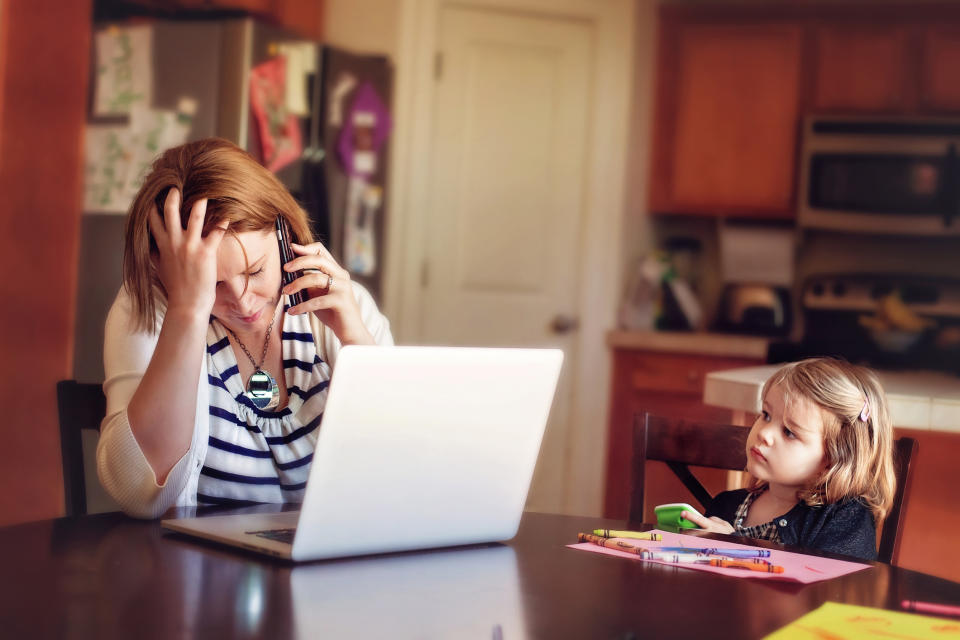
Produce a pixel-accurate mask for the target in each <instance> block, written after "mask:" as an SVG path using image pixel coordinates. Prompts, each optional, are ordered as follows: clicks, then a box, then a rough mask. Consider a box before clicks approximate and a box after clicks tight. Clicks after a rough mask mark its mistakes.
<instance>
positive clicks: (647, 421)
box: [628, 413, 918, 563]
mask: <svg viewBox="0 0 960 640" xmlns="http://www.w3.org/2000/svg"><path fill="white" fill-rule="evenodd" d="M749 433H750V429H749V428H747V427H743V426H739V425H731V424H718V423H712V422H699V421H694V420H684V419H682V418H666V417H663V416H655V415H652V414H650V413H638V414H636V415H635V416H634V426H633V464H632V479H633V486H632V487H631V490H630V510H629V516H628V517H629V521H630V522H631V523H634V524H639V523H641V522H643V501H644V474H645V470H646V462H647V460H657V461H660V462H664V463H666V465H667V467H669V468H670V470H671V471H673V473H674V474H675V475H676V476H677V477H678V478H679V479H680V481H681V482H682V483H683V485H684V486H685V487H686V488H687V489H688V490H689V491H690V493H691V494H693V497H694V498H695V499H696V500H697V501H698V502H699V503H700V505H701V506H702V507H703V508H704V509H706V507H707V505H708V504H709V503H710V501H711V500H712V499H713V496H712V495H711V494H710V492H709V491H708V490H707V489H706V487H704V486H703V484H702V483H701V482H700V480H698V479H697V477H696V476H695V475H694V474H693V472H692V471H691V470H690V466H691V465H693V466H697V467H710V468H715V469H728V470H731V471H743V470H744V469H745V468H746V466H747V455H746V444H747V435H748V434H749ZM917 448H918V445H917V441H916V440H915V439H913V438H907V437H902V438H897V439H896V440H895V441H894V471H895V474H896V478H897V489H896V492H895V494H894V501H893V506H892V507H891V509H890V513H889V514H888V515H887V517H886V519H885V520H884V522H883V526H882V528H881V529H880V540H879V544H878V545H877V559H878V560H880V561H881V562H886V563H893V561H894V559H895V558H896V557H897V555H898V553H899V546H900V533H901V532H902V530H903V523H904V516H905V514H906V504H907V499H908V497H909V494H910V482H911V471H912V462H913V458H914V456H915V455H916V452H917ZM694 506H695V505H694Z"/></svg>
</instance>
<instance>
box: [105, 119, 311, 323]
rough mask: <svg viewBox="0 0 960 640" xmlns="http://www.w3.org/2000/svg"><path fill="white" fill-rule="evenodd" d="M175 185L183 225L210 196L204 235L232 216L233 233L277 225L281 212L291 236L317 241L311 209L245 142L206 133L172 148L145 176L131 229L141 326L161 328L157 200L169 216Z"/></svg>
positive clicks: (132, 286) (130, 257)
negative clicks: (153, 222)
mask: <svg viewBox="0 0 960 640" xmlns="http://www.w3.org/2000/svg"><path fill="white" fill-rule="evenodd" d="M172 188H176V189H178V190H179V191H180V194H181V205H180V224H181V227H183V228H186V226H187V220H188V219H189V217H190V210H191V209H192V207H193V204H194V203H195V202H197V201H198V200H201V199H203V198H207V213H206V217H205V219H204V223H203V235H206V234H207V232H209V231H210V229H211V228H213V227H215V226H217V225H219V224H220V223H221V222H223V221H224V220H227V221H229V222H230V227H229V231H228V232H229V233H231V234H237V233H243V232H245V231H266V230H272V229H273V228H274V225H275V223H276V220H277V217H278V216H280V217H283V218H285V219H286V221H287V224H288V225H289V228H290V232H291V236H292V237H291V238H290V239H291V241H293V242H297V243H299V244H309V243H311V242H313V234H312V233H311V231H310V224H309V222H308V219H307V214H306V212H305V211H304V210H303V209H302V208H301V207H300V205H298V204H297V202H296V200H294V199H293V196H291V195H290V192H289V191H287V188H286V187H285V186H283V184H282V183H281V182H280V181H279V180H278V179H277V177H276V176H275V175H273V174H272V173H270V172H269V171H268V170H267V169H266V168H264V167H263V166H262V165H261V164H259V163H258V162H257V161H256V160H255V159H254V158H253V157H252V156H251V155H250V154H248V153H247V152H246V151H244V150H243V149H241V148H240V147H238V146H236V145H235V144H233V143H232V142H230V141H228V140H223V139H222V138H206V139H203V140H198V141H196V142H189V143H187V144H184V145H181V146H179V147H173V148H171V149H167V150H166V151H164V152H163V153H162V154H161V155H160V157H159V158H157V159H156V160H155V161H154V163H153V167H152V169H151V171H150V173H149V174H147V176H146V177H145V178H144V180H143V186H142V187H140V191H139V192H138V193H137V196H136V198H135V199H134V201H133V204H132V205H131V206H130V211H129V213H128V214H127V223H126V229H125V231H124V233H125V236H126V243H125V248H124V254H123V284H124V287H125V288H126V290H127V292H128V293H129V295H130V297H131V299H132V301H133V313H134V317H135V318H136V322H137V326H138V327H139V328H143V329H147V330H150V331H154V332H155V331H156V330H157V326H156V310H157V304H158V302H160V303H165V302H166V291H165V290H164V288H163V284H162V283H161V282H160V276H159V271H158V269H157V260H156V258H157V255H158V254H157V244H156V242H155V241H154V239H153V235H152V234H151V233H150V223H149V218H150V211H151V210H152V209H153V208H154V207H156V209H157V210H158V212H159V213H160V218H161V219H163V217H164V210H163V204H164V202H165V201H166V198H167V194H168V193H169V192H170V189H172ZM241 247H242V245H241ZM244 255H246V253H244Z"/></svg>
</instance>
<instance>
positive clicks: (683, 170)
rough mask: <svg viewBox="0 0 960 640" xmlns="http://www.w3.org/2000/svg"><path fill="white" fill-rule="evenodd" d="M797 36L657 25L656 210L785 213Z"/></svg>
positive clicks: (790, 183)
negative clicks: (658, 45)
mask: <svg viewBox="0 0 960 640" xmlns="http://www.w3.org/2000/svg"><path fill="white" fill-rule="evenodd" d="M801 36H802V28H801V27H800V26H799V25H793V24H780V23H777V24H770V23H765V24H754V25H731V24H724V25H715V24H683V23H674V22H671V21H669V20H665V21H664V22H663V23H662V28H661V38H662V46H661V51H660V56H661V57H660V60H659V62H658V69H659V86H658V107H657V120H656V125H655V126H656V131H655V134H654V135H655V142H654V145H655V150H654V170H653V171H654V175H653V184H652V194H653V195H652V199H653V202H652V209H653V211H654V212H657V213H668V212H677V213H711V214H735V215H756V216H763V217H792V215H793V207H792V201H793V190H794V173H795V171H794V158H795V156H796V144H797V131H798V124H797V123H798V109H799V92H800V64H801V50H802V37H801Z"/></svg>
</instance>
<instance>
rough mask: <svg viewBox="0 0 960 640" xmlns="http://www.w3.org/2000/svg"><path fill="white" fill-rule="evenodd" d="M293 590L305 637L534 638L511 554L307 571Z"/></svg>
mask: <svg viewBox="0 0 960 640" xmlns="http://www.w3.org/2000/svg"><path fill="white" fill-rule="evenodd" d="M290 582H291V589H292V601H293V616H294V621H295V628H296V631H297V635H298V636H299V637H329V638H357V637H364V638H367V637H369V638H375V637H390V638H400V637H418V638H422V637H437V638H446V637H470V638H501V637H503V638H522V637H525V636H526V633H525V630H524V620H523V607H522V603H521V600H520V590H519V585H518V581H517V561H516V555H515V553H514V550H513V549H512V548H510V547H507V546H502V545H494V546H489V547H481V548H461V549H451V550H446V551H433V552H423V553H406V554H401V555H395V556H380V557H375V558H366V559H355V560H351V561H337V562H323V563H316V564H311V565H303V566H297V567H296V568H294V569H293V570H292V571H291V579H290Z"/></svg>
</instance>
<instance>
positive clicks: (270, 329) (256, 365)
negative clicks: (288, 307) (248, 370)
mask: <svg viewBox="0 0 960 640" xmlns="http://www.w3.org/2000/svg"><path fill="white" fill-rule="evenodd" d="M276 321H277V310H276V309H274V310H273V319H272V320H270V326H268V327H267V336H266V338H264V340H263V353H261V354H260V362H259V363H258V362H256V361H255V360H254V359H253V356H252V355H250V352H249V351H248V350H247V347H246V345H244V344H243V343H242V342H240V338H238V337H237V334H235V333H234V332H233V329H231V328H230V327H228V326H227V325H223V326H224V327H225V328H226V330H227V331H229V332H230V335H232V336H233V339H234V340H236V341H237V344H238V345H240V348H241V349H243V352H244V353H245V354H246V355H247V358H249V359H250V364H252V365H253V368H254V370H255V371H259V370H260V367H262V366H263V361H264V360H266V359H267V349H268V348H269V347H270V334H271V332H273V323H274V322H276Z"/></svg>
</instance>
